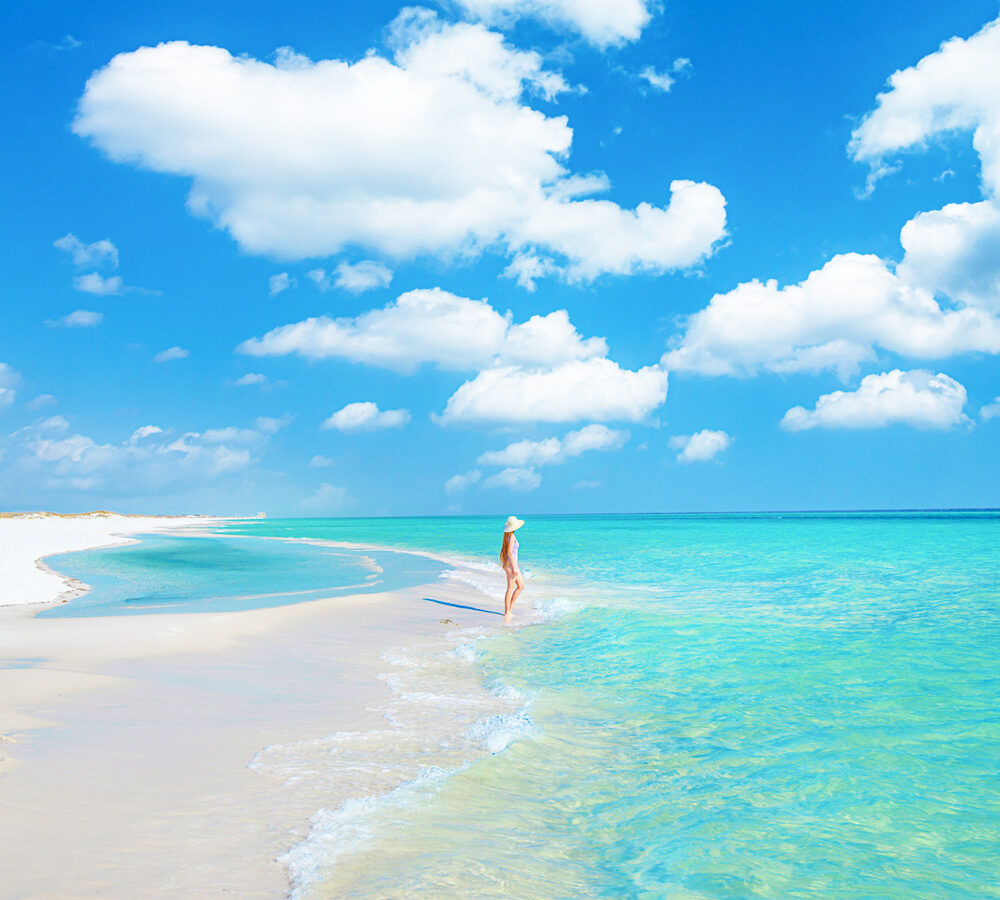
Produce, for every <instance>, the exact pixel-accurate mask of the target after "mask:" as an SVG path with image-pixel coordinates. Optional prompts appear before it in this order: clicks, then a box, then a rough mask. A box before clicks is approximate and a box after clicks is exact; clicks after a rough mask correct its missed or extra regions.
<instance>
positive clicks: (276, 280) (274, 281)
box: [268, 272, 295, 297]
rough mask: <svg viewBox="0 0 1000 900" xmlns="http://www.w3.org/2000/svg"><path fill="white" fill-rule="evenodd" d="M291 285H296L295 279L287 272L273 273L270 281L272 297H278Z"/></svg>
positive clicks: (269, 287)
mask: <svg viewBox="0 0 1000 900" xmlns="http://www.w3.org/2000/svg"><path fill="white" fill-rule="evenodd" d="M291 287H295V279H294V278H292V276H291V275H289V274H288V273H287V272H279V273H278V274H277V275H272V276H271V280H270V281H269V282H268V289H269V291H270V295H271V296H272V297H277V296H278V294H280V293H281V292H282V291H287V290H288V289H289V288H291Z"/></svg>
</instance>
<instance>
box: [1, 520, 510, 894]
mask: <svg viewBox="0 0 1000 900" xmlns="http://www.w3.org/2000/svg"><path fill="white" fill-rule="evenodd" d="M7 521H11V520H7ZM13 521H17V520H13ZM22 521H23V520H22ZM215 521H218V520H205V519H198V520H196V521H195V522H192V521H191V520H189V519H185V520H183V521H179V520H176V519H174V520H161V521H160V522H159V523H158V524H159V525H160V527H159V528H156V529H155V530H157V531H161V530H174V529H177V528H179V527H186V526H187V525H189V524H198V525H210V524H212V523H213V522H215ZM91 524H93V522H91ZM106 524H107V523H106V522H105V525H106ZM113 524H114V526H115V528H114V529H112V528H109V527H105V528H103V529H101V528H98V529H93V530H92V532H96V536H97V537H99V538H101V540H100V542H99V543H95V544H92V545H91V546H94V547H99V546H109V545H111V544H113V543H131V542H132V541H133V540H135V538H134V537H128V539H127V540H125V541H121V540H120V539H121V538H122V537H127V535H124V534H122V533H121V530H120V525H121V522H119V521H117V520H115V521H114V523H113ZM129 524H131V525H134V526H135V527H134V528H129V529H128V531H129V532H131V534H133V535H134V534H137V533H152V531H153V529H150V528H149V520H148V519H143V521H142V522H141V523H139V522H132V523H129ZM112 531H113V532H114V536H115V537H116V538H118V540H115V541H111V537H112V534H111V533H110V532H112ZM93 536H94V535H93V533H92V537H93ZM29 543H30V542H29ZM21 546H22V547H24V546H27V545H26V543H25V542H22V544H21ZM69 549H71V550H76V549H82V548H80V547H78V546H74V547H72V548H69ZM349 549H352V550H354V549H358V547H357V546H355V545H352V546H350V548H349ZM32 552H33V548H32ZM59 552H69V551H68V550H62V551H60V550H53V551H51V552H48V553H44V554H42V555H41V556H40V557H39V559H41V558H47V557H51V556H53V555H56V554H58V553H59ZM409 552H413V553H416V555H425V554H420V553H418V552H417V551H409ZM33 561H34V560H33ZM440 561H441V562H442V564H443V566H446V567H447V568H448V569H454V568H455V561H454V560H447V561H445V560H440ZM38 571H39V572H41V574H42V575H44V576H46V578H47V581H46V584H47V586H48V587H49V590H50V591H51V590H52V581H51V580H52V579H60V580H63V581H64V580H65V576H61V575H59V574H58V573H57V572H53V571H51V570H49V571H48V572H45V571H44V570H42V569H41V568H40V567H39V568H38ZM477 574H481V573H477ZM35 583H36V584H38V582H37V581H36V582H35ZM36 596H37V595H36ZM428 601H430V602H428ZM54 602H56V601H53V600H49V601H48V602H45V601H35V602H30V603H25V602H22V603H19V604H13V605H12V604H8V605H5V606H0V698H3V699H2V700H0V736H2V739H0V779H2V780H3V790H4V793H5V798H6V802H7V803H8V808H9V809H10V810H11V811H12V814H11V815H8V816H5V817H4V821H3V822H0V847H2V848H3V850H4V852H5V853H9V854H10V857H11V858H14V859H18V860H19V865H18V869H17V871H16V872H13V873H11V877H10V878H9V879H6V876H5V879H6V880H7V881H8V885H9V888H8V889H9V890H12V891H13V892H14V895H15V896H25V897H36V896H37V897H44V896H60V897H67V898H69V897H96V896H102V897H115V896H121V897H127V896H149V897H159V896H177V895H178V894H194V895H197V896H202V897H214V896H231V895H232V893H234V892H235V893H237V894H239V895H240V896H246V897H255V896H260V897H274V896H283V895H285V894H286V893H287V892H288V891H289V890H290V889H292V888H293V887H294V885H290V883H289V878H290V877H291V875H290V871H289V868H287V867H286V865H285V864H281V863H279V862H277V861H276V860H277V859H278V858H279V857H285V856H286V854H289V856H287V857H286V863H287V865H288V866H291V865H292V863H291V859H292V857H291V855H290V854H291V853H292V851H293V849H294V848H297V847H299V845H300V844H302V843H303V842H305V841H306V839H307V838H309V837H310V835H311V832H312V828H311V826H310V821H311V820H312V819H313V818H314V817H315V816H316V815H317V814H318V813H319V812H320V810H321V809H323V810H327V809H336V808H339V806H340V805H341V804H343V803H344V802H346V801H348V800H350V799H352V798H359V797H372V796H381V795H384V794H385V793H387V792H389V793H391V792H392V790H394V789H395V788H396V787H399V786H400V784H402V783H403V782H405V781H406V780H407V778H406V776H408V775H410V774H413V773H414V772H419V771H422V770H423V768H424V767H426V766H429V765H434V764H436V762H440V761H442V760H444V759H445V758H447V759H451V760H453V759H454V757H455V754H456V753H458V754H459V755H464V757H465V758H466V759H468V758H471V757H473V756H475V755H482V753H483V752H486V751H476V750H475V749H474V748H471V747H469V746H464V747H463V746H458V745H457V744H456V745H455V746H450V747H444V744H446V743H448V740H445V738H448V739H449V740H452V739H453V738H454V737H455V733H454V732H455V730H456V729H458V730H459V732H460V729H461V725H460V723H459V722H458V718H456V724H455V726H454V728H451V725H450V724H449V721H447V717H445V719H442V720H441V722H440V723H439V731H440V736H442V748H443V749H442V748H439V749H440V750H441V752H440V753H438V751H437V750H436V749H435V748H433V747H423V749H422V751H421V753H420V754H417V755H416V756H413V755H412V752H411V750H412V748H408V745H407V744H406V741H409V740H411V739H412V734H411V733H410V731H407V730H406V729H403V731H398V728H399V723H400V722H402V721H405V719H406V716H410V718H413V717H414V716H415V717H416V719H415V721H421V722H423V721H424V719H423V716H424V714H425V710H424V709H423V707H422V706H421V704H420V703H417V704H416V705H415V706H412V707H411V706H407V705H406V704H407V703H408V702H409V700H408V694H407V690H408V689H404V688H403V687H401V686H400V685H401V684H404V683H405V682H406V681H407V679H410V680H412V679H413V678H416V679H417V680H418V681H421V679H422V681H421V685H422V687H421V690H422V692H423V693H424V694H427V693H428V692H429V691H430V692H431V693H432V692H433V690H434V689H435V688H434V687H433V685H431V686H430V687H428V684H424V683H423V682H425V681H426V680H427V678H428V665H429V663H430V664H432V665H431V666H430V668H434V667H437V668H436V669H435V673H436V674H435V677H439V678H441V679H443V680H442V682H441V683H442V684H444V683H445V682H447V684H448V686H449V691H450V692H452V691H453V692H456V694H461V695H462V696H465V697H467V698H469V704H468V709H466V710H463V711H461V712H462V714H463V715H465V716H466V718H468V715H472V716H473V717H474V718H478V717H479V716H480V715H486V716H489V715H490V714H495V713H497V712H503V711H504V710H505V709H507V708H508V707H510V705H511V704H510V701H501V700H500V699H499V698H496V697H492V696H491V695H489V692H488V691H487V690H486V689H485V688H484V687H483V685H482V684H481V683H480V679H479V676H478V674H477V673H476V671H475V669H474V668H473V667H472V666H470V665H469V664H468V660H461V659H453V657H454V656H455V654H454V653H453V651H454V650H455V648H456V647H457V646H459V644H462V643H467V642H469V641H472V640H475V639H476V638H477V637H478V636H482V635H483V634H488V633H490V632H491V631H492V630H493V628H491V626H493V627H495V626H496V625H498V624H500V621H502V617H501V616H500V615H499V614H496V615H493V614H492V613H494V612H495V611H494V610H492V609H490V608H489V607H490V606H493V605H495V604H496V601H495V599H494V598H487V597H486V595H485V594H484V593H483V592H481V591H480V590H476V589H475V588H473V587H471V586H470V585H468V584H458V583H455V582H454V581H452V580H447V579H444V578H442V579H440V580H439V582H438V583H435V584H430V585H426V584H425V585H420V586H416V587H413V588H407V589H400V590H395V591H388V592H384V593H379V594H362V595H356V594H355V595H347V596H340V597H335V598H328V599H320V600H308V601H304V602H301V603H295V604H290V605H285V606H277V607H265V608H261V609H254V610H245V611H239V612H221V613H174V614H170V613H167V614H162V613H152V614H144V615H141V616H101V617H68V618H54V619H53V618H41V619H39V618H37V617H36V615H35V614H36V613H37V612H38V611H40V610H41V609H45V608H49V607H50V606H51V605H53V604H54ZM433 603H444V604H447V605H448V608H447V609H445V610H442V609H441V607H438V606H434V605H432V604H433ZM463 607H464V608H463ZM393 647H395V648H396V651H393V652H390V651H391V648H393ZM414 648H417V649H416V650H415V649H414ZM413 653H416V654H417V655H418V656H419V658H420V662H419V663H413V660H412V659H411V658H410V657H412V656H413ZM401 659H409V662H407V663H405V664H403V663H401V662H400V660H401ZM400 667H401V668H400ZM387 669H389V670H390V671H389V673H386V670H387ZM452 669H453V670H454V671H452ZM393 670H395V671H393ZM438 670H440V671H438ZM411 687H412V686H411ZM463 692H464V693H463ZM417 693H418V694H419V693H420V692H417ZM401 710H405V711H406V712H405V715H404V714H403V712H401ZM393 718H395V722H393ZM387 720H388V721H389V723H390V724H389V725H388V726H387V725H386V721H387ZM425 724H426V723H425ZM421 727H423V726H421ZM393 728H397V732H393ZM442 729H443V730H442ZM449 729H450V730H449ZM404 732H405V733H404ZM369 734H379V735H381V738H380V740H381V745H380V746H379V747H376V748H369V752H368V755H367V757H365V758H367V759H368V762H369V764H371V765H373V766H374V770H375V771H373V773H371V774H370V775H369V776H366V778H367V780H365V779H361V780H360V781H359V780H358V778H357V777H356V774H355V775H351V774H350V773H348V775H347V776H345V775H344V773H340V774H338V773H337V771H335V767H334V769H330V770H329V771H326V772H325V773H324V776H323V779H324V780H323V782H322V784H321V785H313V788H314V790H305V789H304V788H300V787H297V786H296V783H295V781H294V779H292V780H291V781H289V779H288V778H287V777H285V775H284V774H283V773H282V771H281V770H280V767H279V770H275V771H268V770H267V766H266V765H263V766H257V767H256V768H254V767H252V766H251V763H253V762H255V761H260V760H261V759H262V758H265V757H266V758H270V757H269V756H268V754H269V753H270V755H271V756H273V751H274V748H286V751H285V752H286V753H287V752H291V753H292V755H293V756H294V755H295V754H296V753H298V752H299V750H298V749H296V748H299V746H300V745H306V746H305V749H304V750H302V752H305V753H308V752H311V751H310V750H309V746H311V745H315V743H316V742H317V741H322V740H333V739H334V738H336V740H337V741H340V742H341V744H342V743H343V741H344V740H348V741H350V740H355V737H351V736H357V737H356V739H357V740H358V741H362V743H363V737H364V736H365V735H369ZM337 736H339V737H337ZM344 736H347V737H346V738H345V737H344ZM458 736H459V737H460V733H459V735H458ZM397 737H398V738H400V740H399V741H397V743H398V744H399V747H396V748H395V749H393V739H395V738H397ZM452 743H454V740H452ZM382 745H384V746H382ZM386 747H388V749H387V750H386V749H385V748H386ZM287 748H292V750H290V751H289V750H287ZM338 748H339V751H340V752H343V748H342V747H340V745H339V744H338ZM393 753H396V757H394V756H393ZM436 753H437V756H435V754H436ZM262 754H264V757H262ZM380 754H381V755H382V756H384V757H385V758H381V757H380ZM362 755H363V756H364V754H362ZM11 756H14V757H16V761H15V760H14V759H11V758H10V757H11ZM397 757H398V758H397ZM438 757H440V758H438ZM316 762H317V761H316V760H312V761H311V762H310V767H307V768H308V771H310V772H312V771H313V770H314V769H315V768H316ZM320 762H321V763H325V759H321V760H320ZM81 776H83V777H81ZM348 776H349V777H348ZM345 778H346V780H345ZM338 779H339V780H338ZM40 798H44V799H40ZM95 811H97V814H96V815H95V814H94V813H95ZM320 843H322V842H320ZM301 856H302V854H301V852H300V853H299V856H298V858H300V859H301ZM300 868H301V867H300ZM321 869H322V864H321V861H320V862H316V863H314V864H311V868H310V869H309V870H310V871H313V872H318V871H320V870H321ZM54 873H58V874H54Z"/></svg>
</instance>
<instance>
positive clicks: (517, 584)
mask: <svg viewBox="0 0 1000 900" xmlns="http://www.w3.org/2000/svg"><path fill="white" fill-rule="evenodd" d="M508 590H509V587H508ZM523 590H524V579H523V578H522V577H521V573H520V572H518V573H517V574H516V575H515V576H514V593H513V594H511V596H510V606H513V605H514V601H515V600H516V599H517V598H518V597H520V596H521V591H523ZM510 606H508V607H507V608H508V609H510Z"/></svg>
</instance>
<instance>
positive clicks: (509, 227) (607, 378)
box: [0, 0, 1000, 515]
mask: <svg viewBox="0 0 1000 900" xmlns="http://www.w3.org/2000/svg"><path fill="white" fill-rule="evenodd" d="M997 13H998V8H997V5H996V3H995V2H993V3H985V2H982V3H980V2H963V3H960V4H954V5H951V6H949V7H947V8H945V7H944V6H943V5H942V4H937V3H930V2H909V3H906V4H903V3H896V2H887V3H883V4H879V5H878V8H877V9H873V8H872V7H871V5H870V4H861V3H854V2H845V3H841V4H837V5H835V8H824V9H819V8H816V7H815V5H813V6H809V5H802V4H784V3H772V4H767V5H761V4H744V3H719V4H714V5H712V6H711V7H710V8H706V7H705V6H704V4H692V3H683V2H679V0H675V2H669V3H667V4H665V5H657V4H653V3H649V2H645V0H616V2H611V0H608V2H607V3H606V4H603V5H602V4H600V3H594V2H590V3H583V2H580V0H460V2H453V3H442V4H435V3H428V4H427V5H426V6H424V7H409V8H404V7H401V6H400V5H398V4H392V3H365V4H349V3H341V4H318V3H308V2H290V3H287V4H284V5H283V6H282V8H281V10H280V12H278V11H276V10H275V9H274V8H269V7H263V6H260V7H258V6H254V5H247V4H235V3H219V2H210V3H199V4H197V5H195V4H193V3H184V2H179V3H176V2H175V3H170V4H152V5H148V6H145V5H144V6H143V7H141V8H139V7H136V6H135V5H134V4H115V3H111V4H105V5H102V7H101V10H100V15H98V14H97V13H96V12H95V10H94V9H93V8H92V7H91V8H88V7H87V6H86V5H79V4H75V5H70V4H59V3H42V4H34V5H31V6H30V7H24V8H22V9H19V10H17V11H16V12H11V11H10V10H8V11H7V12H5V13H4V16H5V18H6V21H5V22H4V24H3V27H2V28H0V35H2V37H0V40H2V41H3V49H4V53H3V60H4V63H3V64H4V67H5V71H4V73H3V75H4V81H5V84H6V85H7V90H6V91H5V97H4V101H3V107H2V109H3V115H4V119H5V122H4V126H5V127H4V129H3V133H4V135H5V137H4V139H3V142H2V145H0V153H2V161H3V164H4V172H5V174H6V177H5V178H4V179H3V182H2V191H3V207H4V210H5V213H6V218H7V222H8V226H7V228H5V229H4V231H3V233H2V235H0V241H2V251H3V258H4V261H5V265H4V271H5V284H4V289H3V293H2V295H0V296H2V300H0V364H2V365H0V508H6V509H37V508H51V509H57V510H64V511H74V510H82V509H89V508H94V507H108V508H114V509H119V510H122V511H145V512H166V513H173V512H188V511H191V512H214V513H220V514H233V513H252V512H256V511H257V510H267V511H268V512H269V513H270V514H273V515H306V514H309V515H313V514H315V515H338V514H344V515H358V514H376V515H377V514H399V515H413V514H446V513H452V512H461V513H491V514H492V513H496V514H504V515H506V514H507V513H508V512H509V511H511V510H514V511H516V512H517V513H518V514H519V515H524V514H532V513H539V512H604V511H606V512H614V511H622V512H628V511H682V510H707V511H710V510H733V509H809V508H885V507H951V506H997V505H1000V478H998V475H997V469H996V462H995V460H996V448H997V437H998V429H1000V406H998V405H996V403H997V396H998V394H1000V377H998V375H1000V370H998V364H997V358H998V357H997V355H998V354H1000V201H998V200H997V185H998V183H1000V99H998V98H1000V78H998V76H997V75H996V74H995V72H996V71H1000V26H991V23H993V22H994V21H995V20H996V18H997ZM956 38H957V39H958V40H952V39H956ZM897 72H898V73H899V74H898V75H896V76H894V73H897ZM890 77H893V81H892V82H891V83H890V82H889V79H890Z"/></svg>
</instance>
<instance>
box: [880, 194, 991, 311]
mask: <svg viewBox="0 0 1000 900" xmlns="http://www.w3.org/2000/svg"><path fill="white" fill-rule="evenodd" d="M900 243H901V244H902V245H903V249H904V250H905V251H906V255H905V256H904V258H903V261H902V263H900V265H899V266H898V267H897V269H896V274H897V275H898V276H899V277H900V279H901V280H903V281H904V282H907V283H908V284H914V285H919V286H921V287H922V288H923V289H925V290H927V291H931V292H933V293H934V294H938V295H940V294H944V295H945V296H947V297H951V298H952V299H953V300H955V301H957V302H959V303H962V304H965V305H967V306H972V307H980V308H983V309H986V310H991V311H993V312H1000V252H998V248H1000V207H998V206H997V204H996V203H993V202H990V201H988V200H983V201H981V202H979V203H949V204H948V205H947V206H945V207H944V208H943V209H938V210H933V211H931V212H924V213H920V214H919V215H917V216H914V218H912V219H911V220H910V221H909V222H907V223H906V224H905V225H904V226H903V230H902V232H901V233H900Z"/></svg>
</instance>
